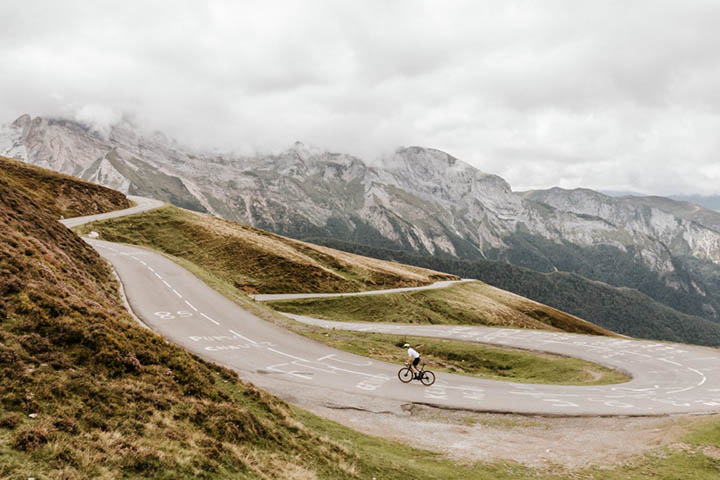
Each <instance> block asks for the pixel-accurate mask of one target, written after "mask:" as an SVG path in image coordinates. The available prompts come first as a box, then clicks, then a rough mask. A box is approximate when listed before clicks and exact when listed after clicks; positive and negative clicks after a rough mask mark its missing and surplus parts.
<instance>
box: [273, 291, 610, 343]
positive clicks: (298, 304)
mask: <svg viewBox="0 0 720 480" xmlns="http://www.w3.org/2000/svg"><path fill="white" fill-rule="evenodd" d="M269 305H270V306H271V307H272V308H274V309H276V310H280V311H282V312H288V313H295V314H298V315H309V316H313V317H317V318H323V319H327V320H338V321H352V322H391V323H395V322H398V323H416V324H423V323H430V324H453V325H488V326H503V327H515V328H536V329H542V330H556V331H565V332H571V333H586V334H592V335H613V333H612V332H610V331H608V330H605V329H603V328H600V327H598V326H597V325H594V324H592V323H590V322H586V321H585V320H582V319H581V318H578V317H574V316H572V315H568V314H567V313H565V312H561V311H560V310H556V309H554V308H551V307H548V306H546V305H542V304H540V303H537V302H534V301H532V300H528V299H527V298H524V297H520V296H519V295H515V294H512V293H510V292H507V291H504V290H500V289H499V288H495V287H492V286H490V285H488V284H486V283H482V282H470V283H460V284H456V285H452V286H450V287H448V288H442V289H437V290H420V291H415V292H404V293H391V294H383V295H360V296H352V297H335V298H312V299H300V300H284V301H275V302H269Z"/></svg>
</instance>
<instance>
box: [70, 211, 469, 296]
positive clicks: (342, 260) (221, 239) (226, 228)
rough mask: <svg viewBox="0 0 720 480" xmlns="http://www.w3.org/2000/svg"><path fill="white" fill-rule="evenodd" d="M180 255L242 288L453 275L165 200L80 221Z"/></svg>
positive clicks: (389, 282)
mask: <svg viewBox="0 0 720 480" xmlns="http://www.w3.org/2000/svg"><path fill="white" fill-rule="evenodd" d="M89 230H95V231H97V232H99V233H100V235H101V236H102V238H104V239H106V240H110V241H117V242H125V243H131V244H136V245H142V246H147V247H151V248H154V249H157V250H160V251H162V252H165V253H167V254H170V255H173V256H175V257H179V258H183V259H185V260H188V261H190V262H192V263H194V264H197V265H202V266H203V268H205V269H206V270H208V271H209V272H211V273H213V274H214V275H216V276H218V277H219V278H221V279H223V280H225V281H227V282H228V283H230V284H231V285H234V286H235V288H238V289H240V290H243V291H245V292H246V293H287V292H352V291H364V290H373V289H382V288H396V287H414V286H420V285H427V284H429V283H433V282H435V281H438V280H448V279H457V277H455V276H454V275H448V274H444V273H439V272H434V271H432V270H426V269H422V268H417V267H411V266H407V265H401V264H398V263H393V262H387V261H382V260H374V259H370V258H366V257H361V256H358V255H352V254H348V253H344V252H340V251H336V250H332V249H329V248H325V247H319V246H317V245H312V244H310V243H305V242H300V241H297V240H291V239H289V238H285V237H281V236H279V235H275V234H272V233H268V232H265V231H263V230H259V229H257V228H253V227H248V226H244V225H240V224H238V223H234V222H230V221H227V220H222V219H219V218H217V217H213V216H210V215H205V214H198V213H194V212H189V211H186V210H181V209H179V208H176V207H165V208H160V209H156V210H152V211H149V212H145V213H143V214H140V215H133V216H131V217H124V218H119V219H112V220H106V221H102V222H95V223H92V224H90V225H86V226H84V227H82V228H81V229H80V231H81V232H85V231H89Z"/></svg>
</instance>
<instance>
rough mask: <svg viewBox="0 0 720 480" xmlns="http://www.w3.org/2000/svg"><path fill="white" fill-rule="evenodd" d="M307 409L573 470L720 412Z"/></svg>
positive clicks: (487, 454)
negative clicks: (603, 414) (567, 414)
mask: <svg viewBox="0 0 720 480" xmlns="http://www.w3.org/2000/svg"><path fill="white" fill-rule="evenodd" d="M303 408H305V409H307V410H310V411H312V412H313V413H316V414H318V415H321V416H323V417H325V418H328V419H331V420H334V421H336V422H338V423H341V424H343V425H346V426H348V427H350V428H352V429H354V430H358V431H360V432H362V433H366V434H369V435H373V436H379V437H383V438H387V439H392V440H397V441H401V442H404V443H407V444H409V445H413V446H416V447H420V448H424V449H427V450H431V451H435V452H440V453H442V454H444V455H446V456H447V457H448V458H451V459H453V460H455V461H459V462H461V463H470V462H477V461H482V462H497V461H501V462H502V461H510V462H517V463H520V464H523V465H526V466H528V467H534V468H547V467H561V468H564V469H568V470H575V469H585V468H588V467H597V468H610V467H613V468H614V467H617V466H619V465H622V464H625V463H629V462H632V461H633V460H636V459H638V458H639V457H640V456H642V455H644V454H647V453H650V452H652V451H653V450H655V449H658V448H662V447H670V448H674V447H675V446H677V445H678V443H677V442H678V439H679V438H681V437H682V436H683V435H685V434H687V433H688V432H689V431H691V430H692V429H693V427H696V426H698V425H700V424H701V423H704V422H707V421H709V419H710V418H717V416H699V417H698V416H687V415H686V416H672V417H633V418H629V417H628V418H619V417H611V418H598V417H592V418H557V417H552V418H549V417H541V416H524V415H500V414H481V413H473V412H462V411H448V410H440V409H435V408H431V407H424V406H418V405H407V406H406V409H404V410H403V411H402V412H389V411H384V412H382V413H373V412H367V411H358V410H345V409H335V408H332V407H328V406H327V405H320V404H315V405H303ZM679 445H682V444H679Z"/></svg>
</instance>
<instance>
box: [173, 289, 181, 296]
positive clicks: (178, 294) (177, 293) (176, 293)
mask: <svg viewBox="0 0 720 480" xmlns="http://www.w3.org/2000/svg"><path fill="white" fill-rule="evenodd" d="M173 292H174V293H175V295H177V296H178V297H180V298H182V295H180V292H178V291H177V290H175V289H174V288H173Z"/></svg>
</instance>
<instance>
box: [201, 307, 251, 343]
mask: <svg viewBox="0 0 720 480" xmlns="http://www.w3.org/2000/svg"><path fill="white" fill-rule="evenodd" d="M200 315H201V316H203V317H205V318H207V319H208V320H210V321H211V322H213V323H214V324H215V325H220V322H216V321H215V320H213V319H212V318H210V317H208V316H207V315H205V314H204V313H202V312H200ZM246 340H247V339H246Z"/></svg>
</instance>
